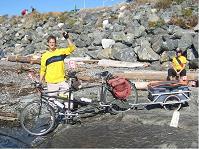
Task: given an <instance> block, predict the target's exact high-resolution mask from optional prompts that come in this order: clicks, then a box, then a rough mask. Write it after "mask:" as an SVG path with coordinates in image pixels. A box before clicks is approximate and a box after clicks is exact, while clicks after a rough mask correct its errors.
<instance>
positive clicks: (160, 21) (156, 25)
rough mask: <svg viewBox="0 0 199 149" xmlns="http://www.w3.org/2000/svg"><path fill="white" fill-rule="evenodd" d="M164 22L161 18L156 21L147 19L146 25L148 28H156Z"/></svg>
mask: <svg viewBox="0 0 199 149" xmlns="http://www.w3.org/2000/svg"><path fill="white" fill-rule="evenodd" d="M164 24H165V21H164V20H163V19H159V20H158V21H156V22H152V21H149V22H148V26H149V28H157V27H161V26H162V25H164Z"/></svg>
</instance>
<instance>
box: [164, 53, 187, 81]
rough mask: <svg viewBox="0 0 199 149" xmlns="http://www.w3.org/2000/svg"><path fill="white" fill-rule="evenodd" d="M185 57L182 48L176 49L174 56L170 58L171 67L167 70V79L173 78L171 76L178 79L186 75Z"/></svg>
mask: <svg viewBox="0 0 199 149" xmlns="http://www.w3.org/2000/svg"><path fill="white" fill-rule="evenodd" d="M186 63H187V59H186V58H185V57H184V56H183V55H182V50H180V49H177V50H176V57H174V58H173V60H172V68H170V69H169V70H168V77H167V80H173V78H175V79H177V80H179V79H182V77H184V76H186V70H185V66H186Z"/></svg>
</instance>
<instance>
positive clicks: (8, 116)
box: [0, 111, 18, 121]
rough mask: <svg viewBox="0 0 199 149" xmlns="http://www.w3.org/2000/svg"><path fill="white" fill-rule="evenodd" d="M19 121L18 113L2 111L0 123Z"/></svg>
mask: <svg viewBox="0 0 199 149" xmlns="http://www.w3.org/2000/svg"><path fill="white" fill-rule="evenodd" d="M17 119H18V118H17V114H16V113H9V112H2V111H0V121H16V120H17Z"/></svg>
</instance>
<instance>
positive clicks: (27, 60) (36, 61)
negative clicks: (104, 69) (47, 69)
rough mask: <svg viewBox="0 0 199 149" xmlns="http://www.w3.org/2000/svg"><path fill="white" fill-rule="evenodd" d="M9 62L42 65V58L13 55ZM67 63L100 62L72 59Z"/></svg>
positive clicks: (67, 60)
mask: <svg viewBox="0 0 199 149" xmlns="http://www.w3.org/2000/svg"><path fill="white" fill-rule="evenodd" d="M7 60H8V61H11V62H21V63H30V64H40V61H41V58H40V57H38V56H36V55H29V56H19V55H12V56H8V57H7ZM64 61H65V62H66V63H67V62H69V61H75V62H84V63H97V62H98V61H99V60H90V59H85V58H81V57H79V58H78V57H77V58H76V57H74V58H70V59H65V60H64Z"/></svg>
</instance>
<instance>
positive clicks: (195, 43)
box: [193, 34, 199, 53]
mask: <svg viewBox="0 0 199 149" xmlns="http://www.w3.org/2000/svg"><path fill="white" fill-rule="evenodd" d="M193 46H194V48H195V49H196V51H198V53H199V49H198V34H196V35H195V36H194V38H193Z"/></svg>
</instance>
